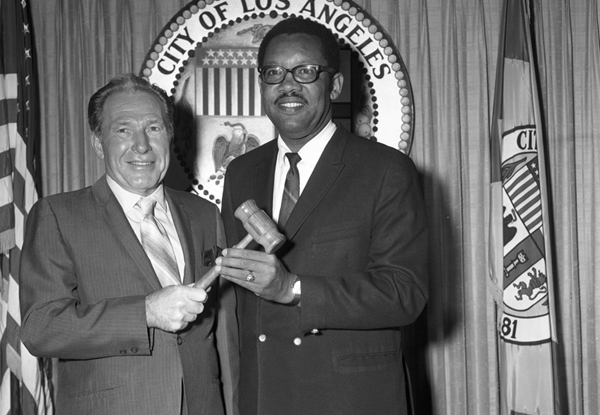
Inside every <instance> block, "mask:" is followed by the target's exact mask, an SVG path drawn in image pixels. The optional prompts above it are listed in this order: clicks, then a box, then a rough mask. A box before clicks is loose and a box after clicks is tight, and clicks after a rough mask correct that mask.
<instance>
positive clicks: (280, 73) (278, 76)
mask: <svg viewBox="0 0 600 415" xmlns="http://www.w3.org/2000/svg"><path fill="white" fill-rule="evenodd" d="M288 72H291V73H292V77H293V78H294V80H295V81H296V82H298V83H299V84H311V83H313V82H315V81H316V80H317V79H318V78H319V75H321V72H327V73H331V74H333V73H335V69H333V68H330V67H328V66H321V65H298V66H296V67H294V68H292V69H288V68H284V67H283V66H263V67H260V68H258V73H259V74H260V79H262V80H263V82H264V83H266V84H269V85H275V84H279V83H281V82H283V80H284V79H285V77H286V75H287V74H288Z"/></svg>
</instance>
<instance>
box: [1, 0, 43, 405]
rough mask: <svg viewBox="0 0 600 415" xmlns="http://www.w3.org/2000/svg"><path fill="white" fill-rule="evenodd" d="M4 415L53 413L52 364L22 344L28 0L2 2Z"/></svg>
mask: <svg viewBox="0 0 600 415" xmlns="http://www.w3.org/2000/svg"><path fill="white" fill-rule="evenodd" d="M0 19H1V20H2V21H1V24H0V27H1V28H2V31H0V52H1V53H0V243H1V248H2V249H1V251H2V252H1V255H0V281H1V284H0V382H1V383H0V415H8V414H11V415H12V414H14V415H16V414H25V415H30V414H31V415H33V414H38V415H49V414H52V413H53V406H52V402H51V387H50V384H49V381H48V379H49V367H48V366H49V362H48V361H46V360H42V359H38V358H36V357H34V356H32V355H31V354H30V353H29V352H28V350H27V348H26V347H25V346H24V345H23V344H22V342H21V338H20V325H21V314H20V307H19V259H20V256H21V248H22V245H23V233H24V226H25V221H26V218H27V212H28V211H29V209H30V208H31V207H32V206H33V204H34V203H35V202H36V200H37V198H38V194H37V190H36V182H37V176H36V174H35V173H36V170H35V169H34V166H35V163H36V160H35V156H36V150H37V140H38V139H39V128H38V122H39V112H38V108H39V105H38V103H39V100H38V97H37V79H36V68H35V63H34V47H33V39H32V27H31V18H30V12H29V6H28V2H27V1H26V0H3V1H1V2H0Z"/></svg>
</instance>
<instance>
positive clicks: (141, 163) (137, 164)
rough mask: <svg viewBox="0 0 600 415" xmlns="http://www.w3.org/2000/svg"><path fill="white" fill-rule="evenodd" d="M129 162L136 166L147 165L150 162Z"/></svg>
mask: <svg viewBox="0 0 600 415" xmlns="http://www.w3.org/2000/svg"><path fill="white" fill-rule="evenodd" d="M131 164H135V165H136V166H149V165H150V164H152V162H150V161H132V162H131Z"/></svg>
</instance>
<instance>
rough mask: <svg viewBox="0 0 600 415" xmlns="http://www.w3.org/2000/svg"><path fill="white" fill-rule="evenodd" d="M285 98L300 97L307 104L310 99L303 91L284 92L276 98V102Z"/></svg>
mask: <svg viewBox="0 0 600 415" xmlns="http://www.w3.org/2000/svg"><path fill="white" fill-rule="evenodd" d="M284 98H299V99H301V100H302V102H304V103H305V104H308V100H307V99H306V97H304V95H302V94H301V93H299V92H296V91H291V92H284V93H282V94H281V95H279V96H278V97H277V98H276V99H275V101H274V104H275V105H277V103H279V101H280V100H282V99H284Z"/></svg>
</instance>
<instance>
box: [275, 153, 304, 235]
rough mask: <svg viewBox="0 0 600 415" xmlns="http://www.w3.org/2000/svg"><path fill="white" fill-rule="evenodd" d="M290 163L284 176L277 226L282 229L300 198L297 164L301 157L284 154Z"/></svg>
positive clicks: (294, 154)
mask: <svg viewBox="0 0 600 415" xmlns="http://www.w3.org/2000/svg"><path fill="white" fill-rule="evenodd" d="M285 156H286V157H287V158H288V160H289V162H290V169H289V170H288V172H287V176H285V187H284V189H283V197H282V198H281V210H280V211H279V226H280V227H281V228H283V227H284V226H285V224H286V222H287V220H288V218H289V217H290V214H291V213H292V210H294V206H296V202H297V201H298V197H299V196H300V173H299V172H298V162H299V161H300V160H301V157H300V155H299V154H298V153H285Z"/></svg>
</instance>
